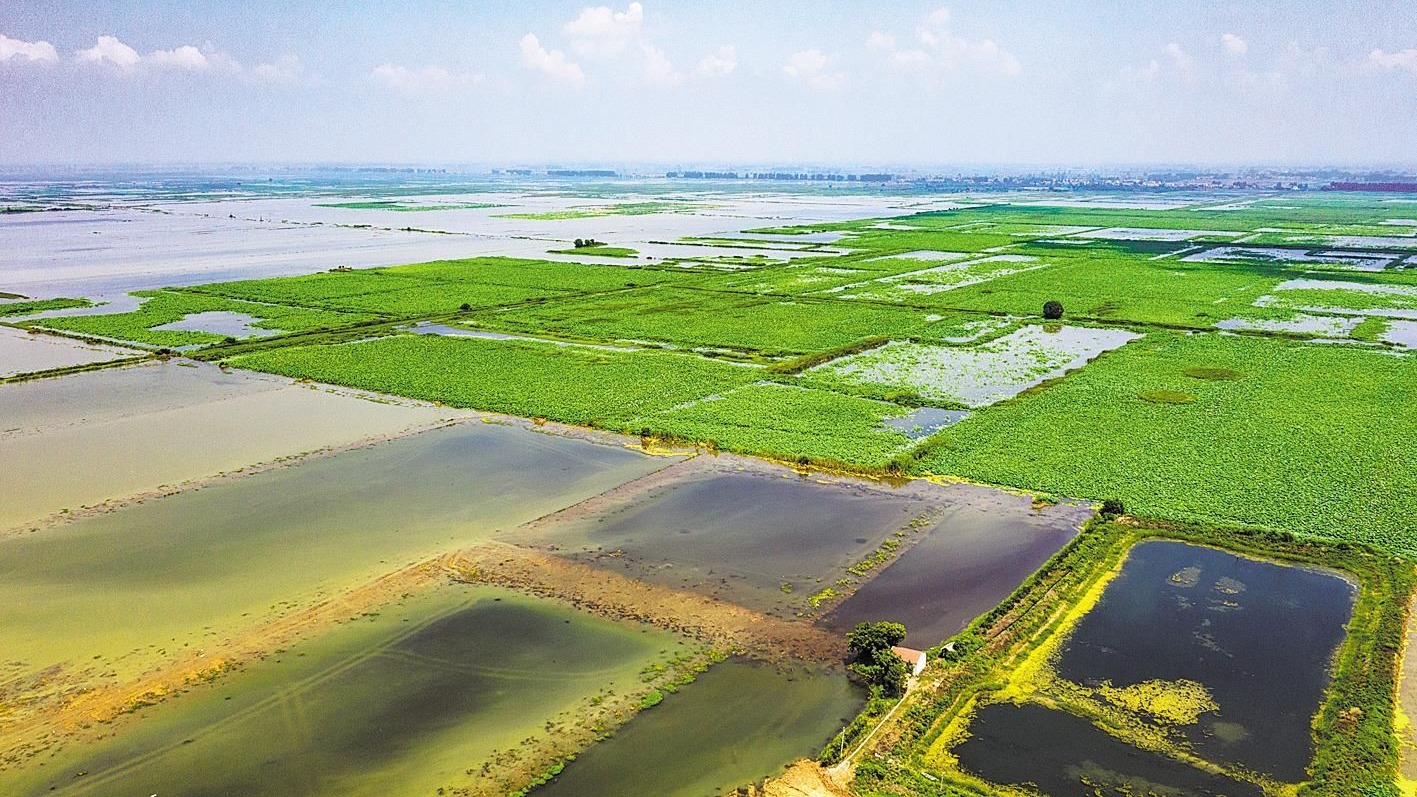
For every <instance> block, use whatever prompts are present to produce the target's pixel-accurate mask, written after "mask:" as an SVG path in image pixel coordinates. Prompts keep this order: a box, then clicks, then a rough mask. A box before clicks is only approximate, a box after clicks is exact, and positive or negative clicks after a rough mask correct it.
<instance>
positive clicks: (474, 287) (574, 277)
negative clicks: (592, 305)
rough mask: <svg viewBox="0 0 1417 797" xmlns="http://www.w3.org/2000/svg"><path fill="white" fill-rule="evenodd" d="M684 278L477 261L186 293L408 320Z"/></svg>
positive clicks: (517, 261) (331, 274)
mask: <svg viewBox="0 0 1417 797" xmlns="http://www.w3.org/2000/svg"><path fill="white" fill-rule="evenodd" d="M680 276H681V275H680V274H679V273H677V272H674V271H668V270H664V269H642V268H633V267H631V268H623V267H620V266H598V265H591V264H587V263H564V262H554V261H549V260H525V259H520V258H510V257H474V258H467V259H464V260H434V261H431V262H427V263H413V264H410V265H406V266H392V267H389V268H373V269H347V270H345V269H338V270H335V271H328V272H324V273H320V274H311V275H307V276H300V277H275V278H272V279H260V280H241V281H237V282H221V283H214V284H210V285H199V286H197V287H194V288H191V289H189V290H192V291H197V292H201V293H206V294H212V295H217V296H225V297H228V298H232V299H245V300H250V301H258V302H272V303H279V304H293V305H299V306H303V307H318V308H322V309H331V310H350V311H358V312H375V313H379V314H382V315H386V316H402V317H406V316H409V315H423V314H427V313H434V312H450V311H453V310H456V309H458V307H459V306H460V305H461V304H468V305H470V306H472V307H485V306H498V305H503V304H515V303H518V302H522V301H527V300H530V299H537V298H547V297H550V296H556V295H563V294H567V293H579V292H587V291H605V290H614V289H620V288H626V287H634V286H639V285H650V284H654V283H659V282H664V281H666V280H672V279H676V278H679V277H680Z"/></svg>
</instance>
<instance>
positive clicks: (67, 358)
mask: <svg viewBox="0 0 1417 797" xmlns="http://www.w3.org/2000/svg"><path fill="white" fill-rule="evenodd" d="M141 354H143V352H140V351H135V350H133V349H123V348H119V347H117V346H98V345H94V344H90V343H82V342H80V341H77V340H70V339H69V338H61V337H58V336H55V335H41V334H31V333H29V332H26V331H25V330H23V329H15V328H14V327H4V326H0V377H5V376H14V375H15V374H26V373H30V372H32V371H45V370H48V369H50V368H67V367H69V366H74V365H87V364H88V363H100V362H108V361H110V360H119V359H122V358H124V357H136V356H139V355H141ZM0 423H3V421H0Z"/></svg>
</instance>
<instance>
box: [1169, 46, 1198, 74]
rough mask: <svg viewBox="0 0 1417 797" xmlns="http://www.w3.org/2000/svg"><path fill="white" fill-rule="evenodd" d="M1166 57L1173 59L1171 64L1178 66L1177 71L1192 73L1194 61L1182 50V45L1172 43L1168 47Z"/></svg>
mask: <svg viewBox="0 0 1417 797" xmlns="http://www.w3.org/2000/svg"><path fill="white" fill-rule="evenodd" d="M1166 57H1167V58H1170V59H1171V63H1173V64H1175V65H1176V69H1178V70H1180V71H1181V72H1190V71H1191V66H1192V64H1193V63H1194V61H1193V60H1192V59H1191V56H1190V55H1189V54H1187V53H1186V51H1185V50H1184V49H1182V47H1181V45H1179V44H1177V43H1176V42H1171V43H1170V44H1168V45H1166Z"/></svg>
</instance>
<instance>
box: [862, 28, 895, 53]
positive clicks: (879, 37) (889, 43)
mask: <svg viewBox="0 0 1417 797" xmlns="http://www.w3.org/2000/svg"><path fill="white" fill-rule="evenodd" d="M866 46H867V47H868V48H870V49H872V50H894V49H895V37H894V36H892V35H890V34H889V33H882V32H881V31H878V30H873V31H871V35H870V36H867V37H866Z"/></svg>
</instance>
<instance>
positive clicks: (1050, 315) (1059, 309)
mask: <svg viewBox="0 0 1417 797" xmlns="http://www.w3.org/2000/svg"><path fill="white" fill-rule="evenodd" d="M1043 317H1044V318H1046V319H1048V320H1049V321H1057V320H1058V319H1060V318H1062V317H1063V303H1062V302H1060V301H1058V300H1057V299H1049V300H1048V301H1046V302H1044V303H1043Z"/></svg>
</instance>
